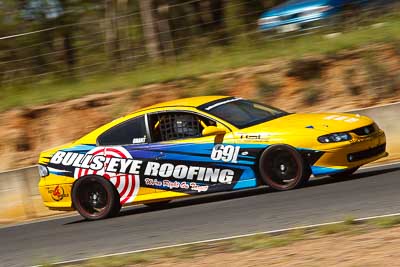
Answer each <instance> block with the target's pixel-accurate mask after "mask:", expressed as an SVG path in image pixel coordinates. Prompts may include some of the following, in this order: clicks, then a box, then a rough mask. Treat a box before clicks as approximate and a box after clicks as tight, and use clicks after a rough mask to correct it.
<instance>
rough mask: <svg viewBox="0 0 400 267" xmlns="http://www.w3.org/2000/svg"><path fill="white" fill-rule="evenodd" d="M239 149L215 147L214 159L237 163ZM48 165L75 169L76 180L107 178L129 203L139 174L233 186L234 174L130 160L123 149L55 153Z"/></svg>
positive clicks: (135, 189) (137, 185)
mask: <svg viewBox="0 0 400 267" xmlns="http://www.w3.org/2000/svg"><path fill="white" fill-rule="evenodd" d="M239 149H240V147H234V146H230V145H228V146H216V147H214V149H213V155H212V157H213V159H214V160H222V161H224V162H236V161H237V157H238V153H239ZM50 163H51V164H55V165H63V166H67V167H75V171H74V177H75V178H76V179H78V178H80V177H82V176H87V175H100V176H103V177H105V178H107V179H109V180H110V181H111V182H112V183H113V184H114V185H115V186H116V188H117V189H118V192H119V193H120V196H121V199H122V200H121V203H126V202H130V201H132V200H133V198H134V197H135V196H136V194H137V191H138V188H139V183H140V181H139V175H140V176H142V177H146V178H162V179H165V180H167V179H174V180H182V181H183V180H186V181H188V182H207V183H222V184H232V182H233V179H234V175H235V172H234V171H233V170H231V169H225V168H211V167H200V166H191V165H190V166H189V165H185V164H173V163H160V162H153V161H146V162H144V161H142V160H136V159H133V158H132V156H131V155H130V153H129V152H128V151H127V150H126V149H124V148H123V147H112V148H104V147H97V148H95V149H93V150H91V151H89V152H88V153H86V154H80V153H77V152H65V151H58V152H56V153H55V154H54V155H53V157H52V158H51V159H50Z"/></svg>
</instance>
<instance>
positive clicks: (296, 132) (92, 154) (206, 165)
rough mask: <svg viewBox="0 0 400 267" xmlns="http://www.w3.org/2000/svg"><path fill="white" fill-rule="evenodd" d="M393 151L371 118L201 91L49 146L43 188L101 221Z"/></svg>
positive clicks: (327, 170) (290, 185) (353, 165)
mask: <svg viewBox="0 0 400 267" xmlns="http://www.w3.org/2000/svg"><path fill="white" fill-rule="evenodd" d="M385 156H387V153H386V138H385V134H384V132H383V131H382V130H381V129H379V127H378V126H377V125H376V124H375V123H374V121H372V120H371V119H370V118H368V117H364V116H360V115H353V114H342V113H337V114H335V113H323V114H293V113H287V112H285V111H282V110H279V109H276V108H273V107H270V106H266V105H262V104H259V103H255V102H252V101H249V100H245V99H241V98H235V97H224V96H206V97H195V98H187V99H181V100H175V101H170V102H166V103H162V104H158V105H154V106H151V107H148V108H144V109H141V110H139V111H137V112H135V113H133V114H130V115H128V116H125V117H122V118H119V119H117V120H115V121H113V122H110V123H108V124H106V125H104V126H102V127H100V128H98V129H96V130H94V131H93V132H91V133H89V134H88V135H86V136H84V137H82V138H80V139H79V140H77V141H75V142H73V143H70V144H66V145H64V146H61V147H57V148H55V149H51V150H48V151H45V152H42V153H41V155H40V160H39V171H40V176H41V179H40V182H39V189H40V193H41V195H42V198H43V201H44V204H45V205H46V206H47V207H48V208H50V209H53V210H77V211H78V212H79V213H80V214H81V215H82V216H83V217H85V218H86V219H89V220H95V219H102V218H106V217H110V216H114V215H116V214H118V212H119V211H120V209H121V207H122V206H124V205H129V204H146V205H150V206H151V205H162V204H165V203H167V202H169V201H171V200H173V199H176V198H180V197H186V196H191V195H196V194H204V193H212V192H219V191H231V190H239V189H244V188H251V187H257V186H260V185H267V186H269V187H271V188H273V189H275V190H281V191H283V190H289V189H294V188H298V187H301V186H302V185H304V184H305V183H306V182H307V181H308V180H309V178H310V176H311V175H314V176H319V175H332V176H340V175H342V176H344V175H351V174H352V173H354V172H355V171H356V170H357V169H358V168H359V167H360V166H361V165H364V164H366V163H369V162H372V161H375V160H377V159H379V158H382V157H385Z"/></svg>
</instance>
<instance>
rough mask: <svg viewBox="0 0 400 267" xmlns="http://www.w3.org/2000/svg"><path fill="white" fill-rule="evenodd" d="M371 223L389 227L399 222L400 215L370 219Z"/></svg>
mask: <svg viewBox="0 0 400 267" xmlns="http://www.w3.org/2000/svg"><path fill="white" fill-rule="evenodd" d="M371 224H373V225H376V226H378V227H382V228H389V227H393V226H396V225H399V224H400V216H390V217H383V218H377V219H373V220H371Z"/></svg>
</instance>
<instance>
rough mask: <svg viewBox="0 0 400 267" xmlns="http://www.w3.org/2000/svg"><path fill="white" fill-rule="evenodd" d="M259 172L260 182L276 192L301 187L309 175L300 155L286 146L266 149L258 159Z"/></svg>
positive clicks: (308, 170) (308, 169)
mask: <svg viewBox="0 0 400 267" xmlns="http://www.w3.org/2000/svg"><path fill="white" fill-rule="evenodd" d="M259 170H260V175H261V179H262V181H263V182H264V183H265V184H267V185H268V186H270V187H271V188H273V189H275V190H278V191H285V190H290V189H294V188H298V187H301V186H303V185H304V184H305V183H306V182H307V181H308V179H309V178H310V175H311V172H310V167H309V166H307V164H306V163H305V161H304V159H303V158H302V156H301V155H300V153H299V152H298V151H297V150H296V149H294V148H293V147H291V146H288V145H273V146H270V147H269V148H267V149H266V150H265V151H264V152H263V153H262V155H261V157H260V161H259Z"/></svg>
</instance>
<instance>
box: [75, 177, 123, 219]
mask: <svg viewBox="0 0 400 267" xmlns="http://www.w3.org/2000/svg"><path fill="white" fill-rule="evenodd" d="M72 202H73V204H74V206H75V208H76V210H77V211H78V212H79V214H80V215H82V216H83V217H84V218H85V219H87V220H100V219H104V218H107V217H112V216H116V215H117V214H118V213H119V211H120V209H121V204H120V201H119V196H118V193H117V190H116V189H115V187H114V186H113V185H112V184H111V183H110V182H109V181H108V180H106V179H104V178H103V177H100V176H87V177H82V178H79V179H78V180H77V181H76V182H75V184H74V187H73V189H72Z"/></svg>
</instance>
